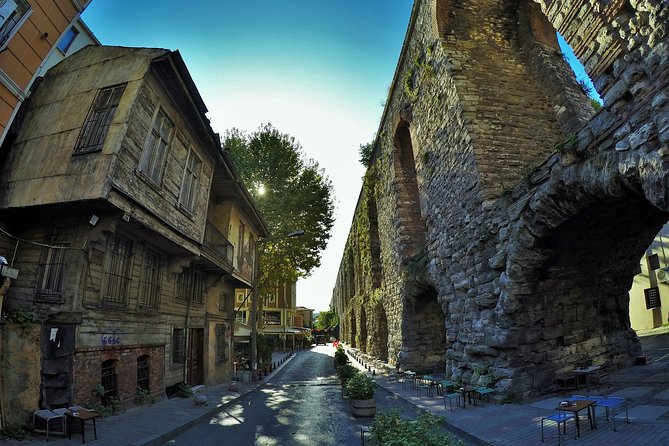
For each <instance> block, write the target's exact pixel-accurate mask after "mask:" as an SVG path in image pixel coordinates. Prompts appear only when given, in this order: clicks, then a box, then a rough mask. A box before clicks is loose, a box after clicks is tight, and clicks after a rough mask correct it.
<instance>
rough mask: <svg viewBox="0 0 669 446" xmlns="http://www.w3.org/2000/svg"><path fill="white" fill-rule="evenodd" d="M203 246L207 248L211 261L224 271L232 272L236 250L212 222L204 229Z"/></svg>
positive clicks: (208, 222)
mask: <svg viewBox="0 0 669 446" xmlns="http://www.w3.org/2000/svg"><path fill="white" fill-rule="evenodd" d="M203 245H204V247H205V248H206V249H205V252H206V253H207V254H208V256H209V257H210V258H211V260H213V261H214V262H215V263H217V264H218V265H220V266H221V267H222V268H223V269H225V270H227V271H232V269H233V264H232V259H233V256H234V252H235V248H234V246H232V243H230V242H229V241H228V239H227V238H226V237H225V236H224V235H223V233H222V232H221V231H219V230H218V229H217V228H216V226H215V225H214V224H213V223H212V222H210V221H207V224H206V226H205V228H204V243H203Z"/></svg>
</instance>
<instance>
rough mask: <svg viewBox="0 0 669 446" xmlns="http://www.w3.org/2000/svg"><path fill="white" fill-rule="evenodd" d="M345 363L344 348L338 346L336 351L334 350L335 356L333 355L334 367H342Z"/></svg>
mask: <svg viewBox="0 0 669 446" xmlns="http://www.w3.org/2000/svg"><path fill="white" fill-rule="evenodd" d="M347 362H348V356H346V352H345V351H344V348H343V347H342V346H338V347H337V350H335V354H334V364H335V367H339V366H341V365H344V364H346V363H347Z"/></svg>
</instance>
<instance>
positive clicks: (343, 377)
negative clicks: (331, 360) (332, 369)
mask: <svg viewBox="0 0 669 446" xmlns="http://www.w3.org/2000/svg"><path fill="white" fill-rule="evenodd" d="M357 373H358V369H356V368H355V367H353V366H352V365H351V364H344V365H340V366H339V367H337V376H338V377H339V381H341V387H342V390H343V389H345V388H346V384H347V383H348V381H349V380H350V379H351V378H353V377H354V376H355V375H356V374H357Z"/></svg>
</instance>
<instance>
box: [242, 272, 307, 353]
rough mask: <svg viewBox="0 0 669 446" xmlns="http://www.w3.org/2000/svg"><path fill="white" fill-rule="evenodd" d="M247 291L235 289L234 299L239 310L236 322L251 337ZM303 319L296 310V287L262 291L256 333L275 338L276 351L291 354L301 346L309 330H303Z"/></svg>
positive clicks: (249, 294)
mask: <svg viewBox="0 0 669 446" xmlns="http://www.w3.org/2000/svg"><path fill="white" fill-rule="evenodd" d="M249 291H250V290H245V289H237V290H236V291H235V295H236V296H237V297H236V305H237V307H238V312H237V321H238V323H240V324H245V325H246V326H247V327H248V329H247V330H248V333H249V334H250V314H251V307H252V306H253V294H252V293H250V292H249ZM302 317H303V314H302V312H301V311H300V310H298V307H297V286H296V283H284V284H280V285H278V286H276V287H274V288H271V289H264V290H263V291H262V293H261V296H260V302H259V311H258V333H260V334H263V335H270V336H273V337H275V338H276V339H277V341H278V346H279V348H283V349H284V350H286V349H289V350H292V349H295V348H298V347H301V346H303V345H304V338H305V337H306V336H307V334H308V333H309V330H307V329H306V328H305V327H304V325H303V324H304V319H303V318H302ZM240 341H243V339H240Z"/></svg>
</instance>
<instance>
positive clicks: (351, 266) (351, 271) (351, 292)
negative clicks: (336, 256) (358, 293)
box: [346, 249, 356, 299]
mask: <svg viewBox="0 0 669 446" xmlns="http://www.w3.org/2000/svg"><path fill="white" fill-rule="evenodd" d="M347 260H348V261H347V268H346V271H347V272H348V298H349V299H353V298H354V297H355V279H356V278H355V276H356V274H355V257H354V255H353V249H349V250H348V255H347Z"/></svg>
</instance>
